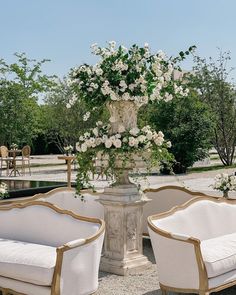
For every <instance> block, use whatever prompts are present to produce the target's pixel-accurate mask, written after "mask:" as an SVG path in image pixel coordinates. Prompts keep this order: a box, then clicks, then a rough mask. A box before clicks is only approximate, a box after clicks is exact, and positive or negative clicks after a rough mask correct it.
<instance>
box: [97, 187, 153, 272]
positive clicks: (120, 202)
mask: <svg viewBox="0 0 236 295" xmlns="http://www.w3.org/2000/svg"><path fill="white" fill-rule="evenodd" d="M147 201H148V200H147V199H145V198H144V197H143V196H141V195H140V194H139V192H138V190H137V187H136V186H135V185H134V184H130V185H129V184H127V185H118V186H115V187H112V188H106V189H105V190H104V194H103V195H102V196H101V197H100V199H99V202H100V203H101V204H103V206H104V208H105V222H106V235H105V244H104V252H103V257H102V259H101V265H100V269H101V270H103V271H106V272H111V273H114V274H118V275H129V274H135V273H139V272H142V271H143V270H145V269H146V268H147V267H149V266H150V265H151V263H150V262H149V261H148V259H147V257H146V256H144V255H143V246H142V215H143V205H144V204H145V203H146V202H147Z"/></svg>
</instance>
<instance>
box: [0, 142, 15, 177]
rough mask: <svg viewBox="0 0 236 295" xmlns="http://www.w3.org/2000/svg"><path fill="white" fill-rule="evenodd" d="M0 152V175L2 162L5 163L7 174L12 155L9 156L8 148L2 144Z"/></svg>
mask: <svg viewBox="0 0 236 295" xmlns="http://www.w3.org/2000/svg"><path fill="white" fill-rule="evenodd" d="M0 154H1V175H2V170H3V165H4V163H5V164H6V175H8V174H9V167H10V162H11V161H12V159H13V158H12V157H9V151H8V148H7V147H6V146H4V145H2V146H1V147H0Z"/></svg>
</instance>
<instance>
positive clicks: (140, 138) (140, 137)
mask: <svg viewBox="0 0 236 295" xmlns="http://www.w3.org/2000/svg"><path fill="white" fill-rule="evenodd" d="M145 140H146V136H144V135H139V137H138V141H139V142H141V143H143V142H144V141H145Z"/></svg>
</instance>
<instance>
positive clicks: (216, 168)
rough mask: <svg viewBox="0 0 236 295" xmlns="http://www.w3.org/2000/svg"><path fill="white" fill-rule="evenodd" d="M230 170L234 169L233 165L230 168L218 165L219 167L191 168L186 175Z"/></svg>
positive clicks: (235, 165)
mask: <svg viewBox="0 0 236 295" xmlns="http://www.w3.org/2000/svg"><path fill="white" fill-rule="evenodd" d="M232 168H236V164H233V165H231V166H224V165H223V164H219V165H213V166H206V167H192V168H188V170H187V172H188V173H192V172H197V173H201V172H206V171H213V170H220V169H232Z"/></svg>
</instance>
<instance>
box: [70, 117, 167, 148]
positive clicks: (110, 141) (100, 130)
mask: <svg viewBox="0 0 236 295" xmlns="http://www.w3.org/2000/svg"><path fill="white" fill-rule="evenodd" d="M96 125H97V127H95V128H93V129H92V130H90V131H89V132H86V133H85V134H84V135H83V136H80V138H79V141H78V142H77V143H76V150H77V151H78V152H86V151H87V150H88V149H89V148H96V147H100V148H102V149H110V148H115V149H120V148H125V149H127V148H128V149H132V148H133V149H138V148H142V149H144V150H147V149H149V148H151V146H152V145H156V146H158V147H161V146H162V145H163V143H164V134H163V133H162V132H161V131H159V132H156V131H153V130H151V127H150V126H145V127H143V128H142V129H139V128H132V129H131V130H129V131H125V128H124V127H123V128H122V126H119V133H117V134H114V135H109V134H108V131H107V130H108V129H109V126H102V122H100V121H99V122H97V124H96ZM166 146H167V147H171V143H170V142H166Z"/></svg>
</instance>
